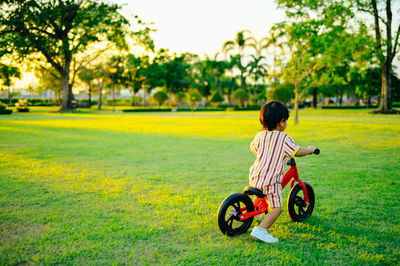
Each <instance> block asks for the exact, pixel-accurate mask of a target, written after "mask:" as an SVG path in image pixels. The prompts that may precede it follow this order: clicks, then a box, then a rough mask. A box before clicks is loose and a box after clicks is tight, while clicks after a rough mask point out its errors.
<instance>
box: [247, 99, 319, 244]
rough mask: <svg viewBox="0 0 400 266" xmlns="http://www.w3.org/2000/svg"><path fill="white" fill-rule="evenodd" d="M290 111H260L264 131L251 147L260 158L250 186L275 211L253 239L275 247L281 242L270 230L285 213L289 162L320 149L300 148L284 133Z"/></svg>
mask: <svg viewBox="0 0 400 266" xmlns="http://www.w3.org/2000/svg"><path fill="white" fill-rule="evenodd" d="M288 118H289V110H288V109H287V108H286V107H285V106H284V105H283V104H282V103H280V102H274V101H272V102H269V103H266V104H264V105H263V107H262V108H261V110H260V122H261V124H262V126H263V130H262V131H260V132H259V133H258V134H257V135H256V136H255V138H254V140H253V141H252V142H251V144H250V149H251V151H252V152H253V153H254V154H255V155H256V156H257V159H256V160H255V162H254V164H253V165H252V166H251V168H250V174H249V179H250V186H252V187H255V188H258V189H260V190H262V191H263V192H264V194H265V196H266V199H267V201H268V203H269V206H270V207H271V211H270V212H268V213H267V214H266V215H265V217H264V219H263V220H262V221H261V223H260V224H259V225H258V226H256V227H254V229H253V231H252V232H251V234H250V235H251V236H252V237H254V238H256V239H259V240H261V241H264V242H268V243H274V242H278V239H277V238H275V237H273V236H272V235H270V234H269V233H268V231H267V229H268V228H269V227H270V226H271V225H272V224H273V223H274V222H275V221H276V220H277V219H278V217H279V215H280V214H281V213H282V186H281V182H282V177H283V175H284V173H285V172H284V171H285V159H287V158H293V156H297V157H300V156H304V155H308V154H312V153H313V152H314V150H315V149H316V147H314V146H308V148H307V149H306V148H300V146H299V145H297V144H296V143H295V142H294V141H293V139H292V138H291V137H289V136H288V135H287V134H286V133H284V132H283V131H284V130H285V129H286V127H287V120H288Z"/></svg>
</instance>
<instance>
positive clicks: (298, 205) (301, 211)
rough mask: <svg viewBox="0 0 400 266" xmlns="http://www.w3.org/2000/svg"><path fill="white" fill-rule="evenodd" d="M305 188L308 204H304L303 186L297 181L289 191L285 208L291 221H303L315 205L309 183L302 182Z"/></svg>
mask: <svg viewBox="0 0 400 266" xmlns="http://www.w3.org/2000/svg"><path fill="white" fill-rule="evenodd" d="M304 185H305V186H306V189H307V195H308V200H309V204H308V206H306V204H305V201H304V192H303V188H302V187H301V185H300V184H299V183H297V184H296V185H295V186H294V187H293V188H292V190H290V192H289V196H288V201H287V209H288V213H289V216H290V218H291V219H292V221H293V222H302V221H305V220H306V219H307V218H308V217H310V216H311V214H312V212H313V210H314V205H315V194H314V190H313V188H312V186H311V185H309V184H307V183H304Z"/></svg>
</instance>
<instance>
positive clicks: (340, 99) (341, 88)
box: [339, 84, 343, 106]
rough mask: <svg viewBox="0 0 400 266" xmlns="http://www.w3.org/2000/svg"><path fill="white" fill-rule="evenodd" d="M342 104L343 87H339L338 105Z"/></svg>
mask: <svg viewBox="0 0 400 266" xmlns="http://www.w3.org/2000/svg"><path fill="white" fill-rule="evenodd" d="M342 103H343V85H342V84H341V85H340V96H339V105H340V106H341V105H342Z"/></svg>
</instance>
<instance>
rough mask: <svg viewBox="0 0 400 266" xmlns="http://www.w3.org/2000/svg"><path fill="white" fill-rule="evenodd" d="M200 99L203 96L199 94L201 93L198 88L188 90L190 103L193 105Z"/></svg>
mask: <svg viewBox="0 0 400 266" xmlns="http://www.w3.org/2000/svg"><path fill="white" fill-rule="evenodd" d="M201 99H203V97H202V96H201V94H200V92H199V91H198V90H193V91H191V92H190V94H189V101H190V103H191V105H194V104H196V103H198V102H200V101H201Z"/></svg>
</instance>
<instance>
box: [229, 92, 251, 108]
mask: <svg viewBox="0 0 400 266" xmlns="http://www.w3.org/2000/svg"><path fill="white" fill-rule="evenodd" d="M232 98H233V99H235V100H238V101H239V107H243V105H244V103H245V102H246V101H247V100H248V99H249V94H248V93H247V91H245V90H244V89H237V90H235V91H234V92H233V93H232Z"/></svg>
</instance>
